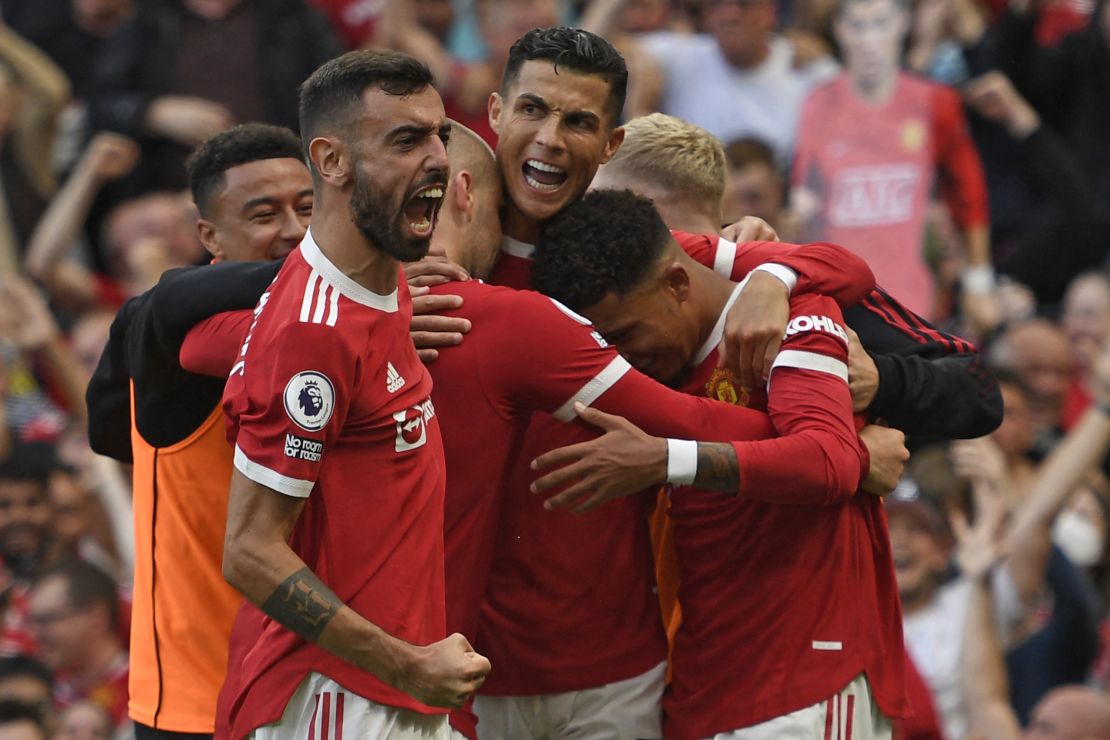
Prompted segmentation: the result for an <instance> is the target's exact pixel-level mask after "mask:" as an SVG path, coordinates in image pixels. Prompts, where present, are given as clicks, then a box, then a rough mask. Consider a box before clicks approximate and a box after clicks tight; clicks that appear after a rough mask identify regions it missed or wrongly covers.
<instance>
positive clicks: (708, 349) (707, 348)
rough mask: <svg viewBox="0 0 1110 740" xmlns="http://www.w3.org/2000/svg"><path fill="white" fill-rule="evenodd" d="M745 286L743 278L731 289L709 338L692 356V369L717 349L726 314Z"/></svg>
mask: <svg viewBox="0 0 1110 740" xmlns="http://www.w3.org/2000/svg"><path fill="white" fill-rule="evenodd" d="M747 284H748V278H746V277H745V278H744V279H743V280H742V281H741V282H740V283H739V284H738V285H737V286H736V287H735V288H733V289H732V294H731V295H730V296H729V297H728V300H727V301H726V302H725V307H724V308H723V309H721V315H720V316H718V317H717V323H716V324H714V325H713V331H711V332H709V338H708V339H706V340H705V344H703V345H702V346H701V349H699V350H698V353H697V354H696V355H694V362H693V366H694V367H697V366H698V365H700V364H702V363H703V362H705V358H707V357H709V355H710V354H711V353H712V352H713V350H714V349H716V348H717V345H718V344H720V343H721V339H722V338H723V337H724V336H725V319H727V318H728V312H729V310H730V309H731V308H732V304H734V303H736V299H737V298H739V297H740V291H742V290H743V289H744V286H745V285H747Z"/></svg>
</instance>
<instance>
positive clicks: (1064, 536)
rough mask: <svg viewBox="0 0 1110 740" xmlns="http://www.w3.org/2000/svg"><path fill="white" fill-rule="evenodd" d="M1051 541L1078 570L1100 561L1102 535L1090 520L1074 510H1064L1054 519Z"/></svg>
mask: <svg viewBox="0 0 1110 740" xmlns="http://www.w3.org/2000/svg"><path fill="white" fill-rule="evenodd" d="M1052 541H1053V542H1054V543H1055V544H1056V546H1057V547H1059V548H1060V549H1061V550H1063V551H1064V554H1065V555H1067V556H1068V560H1070V561H1071V562H1072V563H1073V564H1074V565H1076V566H1078V567H1080V568H1089V567H1090V566H1092V565H1096V564H1097V563H1098V562H1099V561H1100V560H1102V549H1103V546H1104V545H1105V537H1104V535H1103V534H1102V533H1101V532H1099V530H1098V527H1096V526H1095V525H1094V523H1092V522H1091V520H1090V519H1088V518H1087V517H1085V516H1083V515H1082V514H1080V513H1079V512H1077V511H1075V510H1074V509H1064V510H1063V511H1061V512H1060V515H1059V516H1057V517H1056V522H1055V523H1054V524H1053V525H1052Z"/></svg>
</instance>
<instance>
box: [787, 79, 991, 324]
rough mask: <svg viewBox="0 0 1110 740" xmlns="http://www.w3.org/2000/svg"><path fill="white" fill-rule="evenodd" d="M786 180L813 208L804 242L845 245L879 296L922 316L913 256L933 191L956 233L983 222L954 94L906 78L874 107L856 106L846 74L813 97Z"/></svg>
mask: <svg viewBox="0 0 1110 740" xmlns="http://www.w3.org/2000/svg"><path fill="white" fill-rule="evenodd" d="M863 121H866V125H861V122H863ZM792 180H793V185H794V186H795V187H804V188H806V189H807V190H809V191H810V192H812V193H813V194H814V195H815V196H816V197H817V199H818V201H819V203H820V212H819V214H818V215H817V216H816V217H815V218H814V220H813V222H812V223H811V224H810V228H809V232H810V233H809V235H810V237H812V238H818V239H827V240H829V241H832V242H836V243H837V244H844V245H845V246H847V247H849V248H850V249H851V250H852V251H854V252H856V253H857V254H859V255H860V256H862V257H863V258H864V259H866V260H867V263H868V264H869V265H871V267H872V268H873V269H874V270H875V274H876V276H877V277H878V281H879V283H880V284H881V285H882V286H883V288H885V289H887V290H889V291H890V292H891V293H892V294H893V295H896V296H898V297H899V299H901V300H902V301H903V302H904V303H905V304H906V305H907V306H908V307H909V308H910V309H911V310H913V311H914V312H916V313H919V314H921V315H922V316H926V317H932V314H933V313H934V312H933V304H934V298H933V279H932V275H931V273H930V272H929V269H928V266H927V264H926V262H925V257H924V255H923V250H924V246H925V227H926V215H927V206H928V202H929V198H930V197H931V195H932V193H933V190H934V186H935V185H939V188H940V191H941V194H942V195H943V196H944V197H945V200H946V201H947V204H948V207H949V211H950V212H951V214H952V216H953V219H954V220H955V221H956V223H957V224H959V225H960V227H962V228H965V229H966V228H968V227H969V226H975V225H983V224H985V223H986V222H987V218H988V216H987V190H986V184H985V179H984V176H983V167H982V164H981V162H980V161H979V155H978V153H977V152H976V149H975V145H974V143H973V142H972V140H971V137H970V135H969V134H968V131H967V124H966V122H965V121H964V114H963V107H962V105H961V103H960V98H959V95H958V94H957V93H956V92H955V91H954V90H951V89H950V88H946V87H944V86H942V85H938V84H936V83H933V82H929V81H927V80H923V79H919V78H916V77H913V76H911V75H908V74H900V75H899V76H898V80H897V83H896V85H895V89H894V94H893V96H892V97H891V99H890V100H889V101H887V102H886V103H883V104H882V105H872V104H870V103H867V102H866V101H864V100H863V99H862V98H860V96H859V95H858V94H857V93H856V92H855V91H854V90H853V88H852V82H851V80H850V79H849V78H848V76H847V75H841V76H840V77H838V78H836V79H834V80H832V81H831V82H829V83H827V84H826V85H824V86H823V87H820V88H817V89H816V90H814V91H813V93H811V94H810V97H809V99H808V100H807V101H806V104H805V107H804V109H803V113H802V120H801V123H800V124H799V127H798V147H797V154H796V156H795V160H794V172H793V176H792Z"/></svg>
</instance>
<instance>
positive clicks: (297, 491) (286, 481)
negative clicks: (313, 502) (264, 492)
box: [235, 445, 315, 498]
mask: <svg viewBox="0 0 1110 740" xmlns="http://www.w3.org/2000/svg"><path fill="white" fill-rule="evenodd" d="M235 469H236V470H238V471H239V472H240V473H242V474H243V475H245V476H246V477H248V478H250V479H251V480H252V481H254V482H255V483H257V484H259V485H262V486H266V487H267V488H272V489H274V490H275V491H277V492H278V493H283V494H285V495H286V496H293V497H294V498H308V495H309V494H310V493H312V487H313V486H314V485H315V481H310V480H301V479H300V478H290V477H289V476H287V475H282V474H281V473H279V472H277V471H276V470H271V469H270V468H267V467H266V466H265V465H259V464H258V463H256V462H254V461H253V460H251V459H250V458H249V457H247V455H246V453H245V452H243V451H242V450H241V449H239V445H235Z"/></svg>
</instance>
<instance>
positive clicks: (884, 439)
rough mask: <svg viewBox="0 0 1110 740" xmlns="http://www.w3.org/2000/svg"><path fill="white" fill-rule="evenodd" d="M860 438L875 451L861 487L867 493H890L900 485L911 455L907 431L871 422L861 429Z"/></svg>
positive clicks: (879, 494)
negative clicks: (904, 432)
mask: <svg viewBox="0 0 1110 740" xmlns="http://www.w3.org/2000/svg"><path fill="white" fill-rule="evenodd" d="M859 438H860V440H861V441H862V442H863V444H864V445H865V446H866V447H867V451H868V453H870V455H871V469H870V470H869V471H868V472H867V477H866V478H865V479H864V481H863V484H862V485H861V486H860V488H861V489H862V490H863V491H864V493H870V494H873V495H875V496H886V495H887V494H888V493H890V492H891V491H893V490H894V487H895V486H896V485H898V480H899V479H900V478H901V477H902V471H903V469H904V468H905V467H906V461H907V460H909V459H910V451H909V450H907V449H906V435H905V434H903V433H902V432H900V431H898V430H897V429H891V428H890V427H884V426H879V425H878V424H868V425H867V426H865V427H864V428H863V429H861V430H860V432H859Z"/></svg>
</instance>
